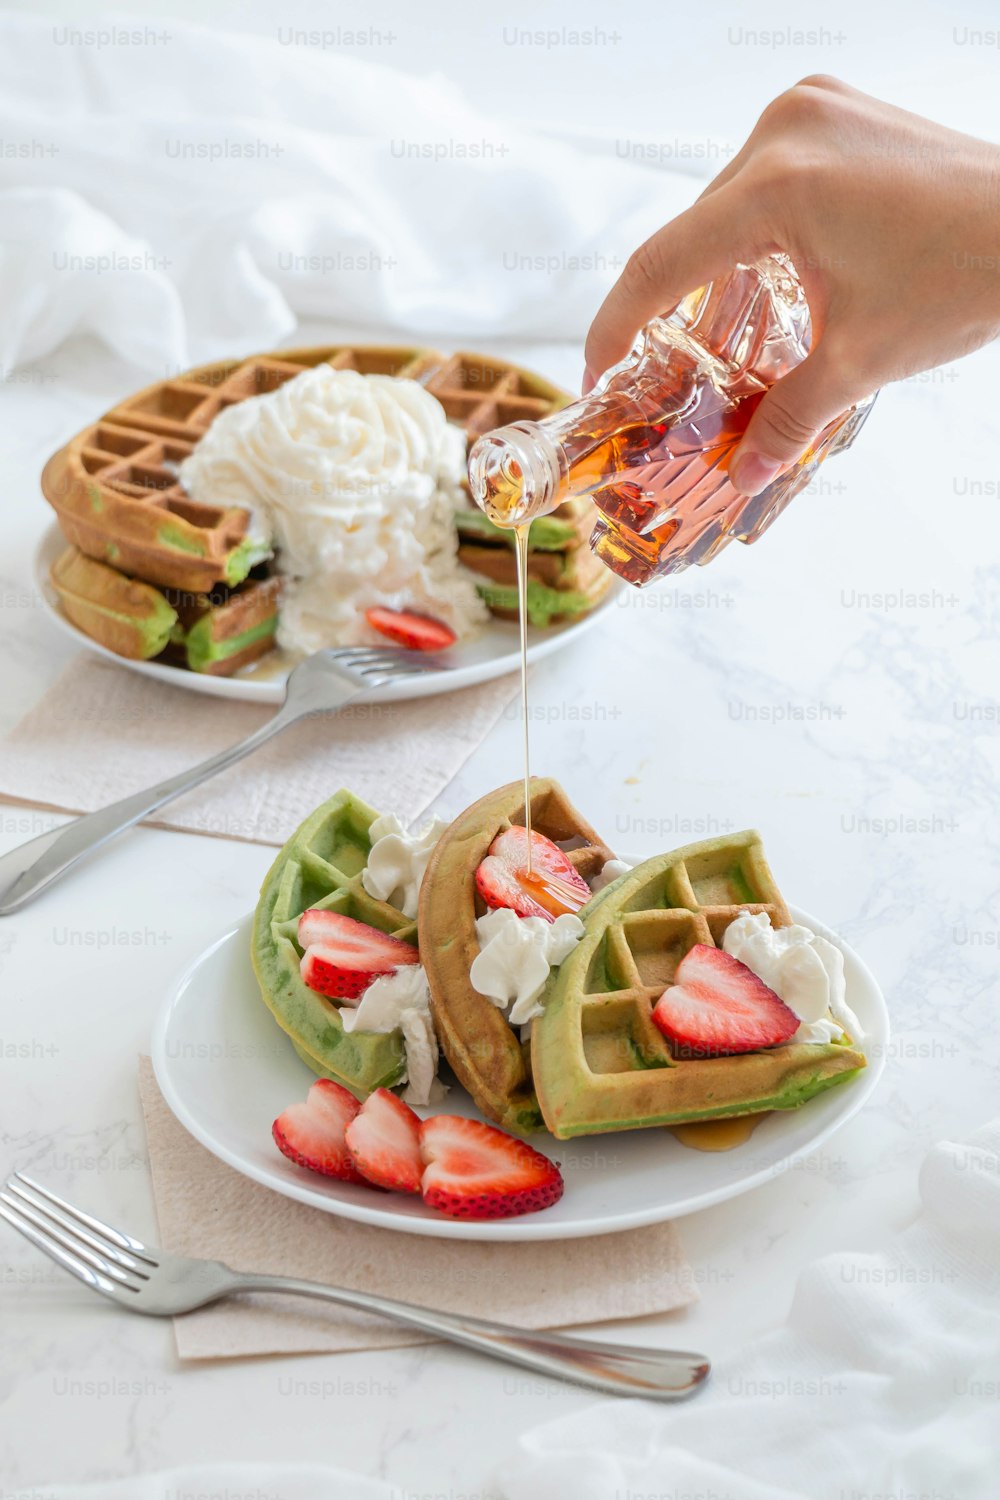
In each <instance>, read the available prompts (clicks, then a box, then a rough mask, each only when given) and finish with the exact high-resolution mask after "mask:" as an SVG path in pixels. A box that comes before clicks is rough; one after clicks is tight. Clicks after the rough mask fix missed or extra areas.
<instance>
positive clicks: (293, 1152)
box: [271, 1078, 364, 1182]
mask: <svg viewBox="0 0 1000 1500" xmlns="http://www.w3.org/2000/svg"><path fill="white" fill-rule="evenodd" d="M360 1108H361V1105H360V1104H359V1103H358V1101H357V1099H355V1097H354V1095H353V1094H351V1093H349V1092H348V1091H347V1089H345V1088H342V1087H341V1085H340V1084H339V1083H334V1081H333V1079H332V1078H318V1079H317V1080H316V1082H315V1083H314V1084H313V1086H312V1088H311V1089H310V1090H309V1093H308V1094H307V1095H306V1097H305V1099H304V1100H302V1101H301V1102H299V1103H298V1104H290V1105H289V1106H288V1108H287V1109H286V1110H284V1111H283V1112H282V1113H281V1114H280V1115H279V1116H278V1118H277V1119H276V1120H275V1122H274V1124H273V1126H272V1127H271V1134H272V1135H273V1136H274V1143H275V1145H276V1146H277V1148H278V1150H279V1151H281V1152H283V1153H284V1155H285V1156H287V1157H288V1159H289V1160H290V1161H294V1162H298V1164H299V1166H300V1167H308V1168H309V1171H310V1172H319V1173H320V1174H321V1175H322V1176H323V1177H339V1178H340V1180H341V1182H363V1181H364V1178H363V1177H362V1176H361V1174H360V1172H359V1171H358V1170H357V1168H356V1167H355V1165H354V1163H353V1161H352V1160H351V1155H350V1152H349V1151H348V1149H347V1143H346V1141H345V1139H344V1132H345V1130H346V1128H347V1126H348V1125H349V1124H350V1122H351V1120H353V1119H354V1116H355V1115H356V1114H357V1112H358V1110H359V1109H360Z"/></svg>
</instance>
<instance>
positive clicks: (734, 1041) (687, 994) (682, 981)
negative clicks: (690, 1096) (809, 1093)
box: [653, 943, 799, 1057]
mask: <svg viewBox="0 0 1000 1500" xmlns="http://www.w3.org/2000/svg"><path fill="white" fill-rule="evenodd" d="M653 1021H654V1024H655V1025H657V1026H658V1027H659V1028H660V1030H661V1031H662V1032H663V1035H664V1036H666V1037H669V1039H670V1041H671V1042H672V1043H673V1044H674V1049H675V1051H676V1052H677V1054H678V1056H680V1057H723V1056H726V1055H727V1054H729V1053H733V1052H756V1051H758V1050H759V1049H760V1048H761V1047H776V1046H778V1044H779V1043H780V1042H787V1041H788V1039H789V1037H791V1036H794V1034H795V1032H796V1031H797V1030H798V1028H799V1018H798V1016H797V1015H796V1014H795V1012H794V1011H793V1010H790V1009H789V1008H788V1006H787V1005H786V1004H785V1002H784V1001H783V1000H781V999H779V998H778V996H777V995H776V994H775V993H774V991H773V990H772V989H768V987H767V985H766V984H765V983H764V981H763V980H762V979H759V978H758V977H757V975H756V974H755V973H754V972H753V970H752V969H748V968H747V966H746V964H743V963H740V961H739V959H738V958H732V957H731V956H730V955H729V954H728V953H724V952H723V951H722V949H721V948H710V947H708V945H707V944H706V943H696V944H695V946H694V947H693V948H691V949H689V951H688V952H687V953H685V955H684V957H683V958H682V959H681V961H680V963H679V964H678V965H677V973H676V975H675V976H674V983H673V984H672V985H671V986H670V988H669V989H668V990H667V991H666V992H665V993H664V994H663V995H662V996H661V997H660V999H659V1000H658V1001H657V1003H656V1006H655V1008H654V1010H653Z"/></svg>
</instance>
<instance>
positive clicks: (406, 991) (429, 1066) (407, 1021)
mask: <svg viewBox="0 0 1000 1500" xmlns="http://www.w3.org/2000/svg"><path fill="white" fill-rule="evenodd" d="M340 1020H341V1023H342V1025H343V1027H344V1030H345V1031H395V1030H396V1029H397V1028H398V1029H399V1030H400V1031H401V1032H402V1033H403V1045H404V1047H405V1049H406V1080H407V1084H408V1087H407V1088H406V1089H405V1090H404V1092H403V1098H404V1099H405V1100H406V1102H407V1104H437V1103H439V1102H440V1100H441V1099H443V1098H444V1096H445V1094H446V1093H447V1089H446V1087H445V1085H444V1084H443V1083H441V1081H440V1080H439V1078H438V1076H437V1070H438V1062H439V1060H440V1050H439V1048H438V1040H437V1036H436V1035H435V1032H434V1022H433V1021H432V1019H431V997H430V990H429V989H428V987H427V975H426V974H425V973H424V971H423V968H422V967H421V965H420V964H403V965H401V967H400V968H398V969H395V970H394V971H393V972H392V973H391V974H383V975H381V976H380V977H379V978H378V979H375V980H373V981H372V983H371V984H370V985H369V986H368V988H367V989H366V990H365V992H364V994H363V995H362V996H361V999H360V1000H359V1001H358V1004H357V1005H356V1006H355V1007H354V1008H353V1009H352V1008H351V1007H350V1006H349V1005H344V1006H342V1007H341V1010H340Z"/></svg>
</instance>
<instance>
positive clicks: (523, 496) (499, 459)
mask: <svg viewBox="0 0 1000 1500" xmlns="http://www.w3.org/2000/svg"><path fill="white" fill-rule="evenodd" d="M641 419H642V413H641V411H640V409H639V407H638V406H636V404H635V402H634V401H632V400H631V399H630V397H629V396H628V395H627V394H626V393H625V392H624V391H609V390H607V389H604V390H602V391H601V392H600V393H598V392H597V391H593V392H591V394H590V395H589V396H584V397H583V398H582V399H581V400H580V401H574V402H573V404H572V405H571V406H567V407H564V408H563V410H562V411H557V412H554V413H553V414H552V416H550V417H546V418H545V419H544V421H542V422H527V421H526V422H511V423H510V424H509V425H508V426H506V427H498V428H497V429H496V430H495V431H494V432H490V433H487V434H486V436H485V437H481V438H480V439H479V441H478V442H477V443H475V445H474V446H473V449H472V452H471V453H470V455H469V485H470V488H471V490H472V498H473V499H474V500H475V502H476V504H477V505H478V506H479V508H480V510H482V511H484V512H485V513H486V515H487V516H488V517H489V518H490V520H491V521H492V522H493V523H494V525H496V526H504V527H514V526H526V525H528V524H529V522H531V521H534V520H536V519H537V517H539V516H544V515H548V514H549V512H550V511H553V510H555V508H556V506H558V505H559V504H560V503H561V501H562V500H563V499H565V498H566V487H567V483H568V479H569V473H570V470H571V469H572V468H574V467H575V466H576V465H577V464H578V463H579V462H580V461H581V460H583V459H585V458H586V457H587V455H588V454H589V453H592V452H593V450H594V449H595V448H596V447H597V446H598V444H599V443H600V442H602V441H603V440H604V438H605V437H606V435H607V432H608V430H609V424H610V426H611V430H614V428H615V427H624V426H625V425H626V424H628V423H632V422H636V421H640V420H641Z"/></svg>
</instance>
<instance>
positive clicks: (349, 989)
mask: <svg viewBox="0 0 1000 1500" xmlns="http://www.w3.org/2000/svg"><path fill="white" fill-rule="evenodd" d="M297 936H298V940H299V945H300V947H302V948H304V949H305V950H306V951H305V953H304V954H303V956H302V962H301V964H300V965H299V972H300V973H301V975H302V982H303V984H305V985H308V987H309V988H310V989H311V990H316V991H317V992H318V993H319V994H320V995H328V996H329V997H330V999H331V1000H357V999H359V998H360V996H361V995H363V994H364V992H365V990H366V989H367V988H368V986H369V985H370V984H371V982H372V980H373V979H378V977H379V975H380V974H391V973H392V972H393V971H394V970H395V969H399V968H402V966H403V965H404V964H416V963H419V962H420V955H419V954H418V953H417V950H416V948H414V946H413V944H412V943H404V942H403V940H402V938H397V937H393V936H392V935H391V934H390V933H388V932H380V931H379V929H378V928H377V927H369V926H368V923H367V922H357V921H355V919H354V918H353V917H345V916H342V915H341V914H340V912H336V911H322V910H317V909H316V908H315V907H313V908H311V909H310V910H309V911H304V912H303V913H302V915H301V917H300V918H299V926H298V933H297Z"/></svg>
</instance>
